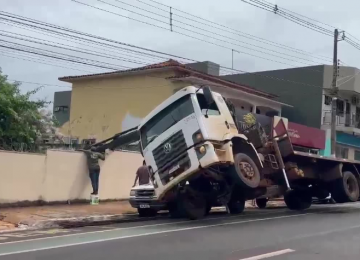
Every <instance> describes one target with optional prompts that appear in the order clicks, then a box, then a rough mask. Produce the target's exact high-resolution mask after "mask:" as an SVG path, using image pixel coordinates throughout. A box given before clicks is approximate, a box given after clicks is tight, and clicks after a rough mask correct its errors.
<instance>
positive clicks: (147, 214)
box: [137, 208, 157, 218]
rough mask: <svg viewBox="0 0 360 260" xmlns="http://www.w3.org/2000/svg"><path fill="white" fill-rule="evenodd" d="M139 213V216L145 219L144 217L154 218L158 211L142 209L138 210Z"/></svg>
mask: <svg viewBox="0 0 360 260" xmlns="http://www.w3.org/2000/svg"><path fill="white" fill-rule="evenodd" d="M137 210H138V213H139V216H140V217H141V218H144V217H154V216H156V213H157V212H156V210H154V209H140V208H138V209H137Z"/></svg>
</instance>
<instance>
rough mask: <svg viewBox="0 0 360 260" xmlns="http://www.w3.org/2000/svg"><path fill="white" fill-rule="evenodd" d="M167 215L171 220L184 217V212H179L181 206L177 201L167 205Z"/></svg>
mask: <svg viewBox="0 0 360 260" xmlns="http://www.w3.org/2000/svg"><path fill="white" fill-rule="evenodd" d="M168 209H169V214H170V217H171V218H175V219H176V218H182V217H184V212H183V211H182V210H181V206H180V205H179V203H178V201H173V202H171V203H169V205H168Z"/></svg>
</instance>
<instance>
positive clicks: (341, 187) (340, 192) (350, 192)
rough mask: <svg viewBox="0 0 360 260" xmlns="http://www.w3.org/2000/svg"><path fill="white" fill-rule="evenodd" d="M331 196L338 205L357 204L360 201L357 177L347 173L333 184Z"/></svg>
mask: <svg viewBox="0 0 360 260" xmlns="http://www.w3.org/2000/svg"><path fill="white" fill-rule="evenodd" d="M331 196H332V198H333V199H334V200H335V201H336V202H337V203H344V202H355V201H357V200H358V199H359V185H358V181H357V179H356V177H355V175H354V174H353V173H352V172H349V171H346V172H344V173H343V177H342V178H340V179H337V180H335V181H334V182H333V183H332V189H331Z"/></svg>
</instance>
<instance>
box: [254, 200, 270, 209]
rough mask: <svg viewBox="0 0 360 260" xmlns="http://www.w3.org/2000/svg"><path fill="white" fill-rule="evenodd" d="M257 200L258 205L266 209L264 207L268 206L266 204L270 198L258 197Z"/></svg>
mask: <svg viewBox="0 0 360 260" xmlns="http://www.w3.org/2000/svg"><path fill="white" fill-rule="evenodd" d="M255 202H256V206H257V207H258V208H259V209H264V208H266V204H267V202H268V199H267V198H261V199H256V200H255Z"/></svg>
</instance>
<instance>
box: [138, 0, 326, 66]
mask: <svg viewBox="0 0 360 260" xmlns="http://www.w3.org/2000/svg"><path fill="white" fill-rule="evenodd" d="M137 1H138V2H140V3H143V4H145V5H147V6H150V7H153V8H156V9H158V10H161V11H164V12H167V13H168V12H169V11H167V10H164V9H162V8H159V7H156V6H154V5H151V4H149V3H145V2H144V1H141V0H137ZM148 1H151V2H153V3H156V4H158V5H162V6H166V7H167V8H171V10H172V15H173V16H178V17H180V18H183V19H188V20H189V21H192V22H196V23H199V24H202V25H206V26H209V27H211V28H216V29H218V30H223V31H225V32H228V33H233V34H236V35H238V36H241V37H244V38H246V39H250V40H253V41H258V42H261V43H264V44H268V45H271V46H274V47H277V48H282V49H286V50H288V51H292V52H295V53H298V54H302V55H307V56H311V57H314V58H316V59H320V60H325V61H332V59H331V58H330V57H325V56H321V55H314V54H312V53H311V52H308V51H304V50H301V49H297V48H294V47H291V46H288V45H285V44H281V43H277V42H274V41H270V40H268V39H265V38H261V37H258V36H255V35H252V34H249V33H245V32H243V31H240V30H237V29H234V28H231V27H228V26H225V25H223V24H219V23H216V22H213V21H210V20H208V19H204V18H202V17H200V16H196V15H193V14H191V13H189V12H185V11H182V10H180V9H177V8H174V7H171V6H169V5H166V4H163V3H160V2H158V1H154V0H148ZM174 10H175V11H177V12H180V13H183V14H186V15H188V16H191V17H194V18H196V19H198V20H201V21H204V22H200V21H198V20H195V19H191V18H189V17H185V16H182V15H179V14H177V13H176V12H174ZM205 22H206V23H205ZM214 25H215V26H214Z"/></svg>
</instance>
